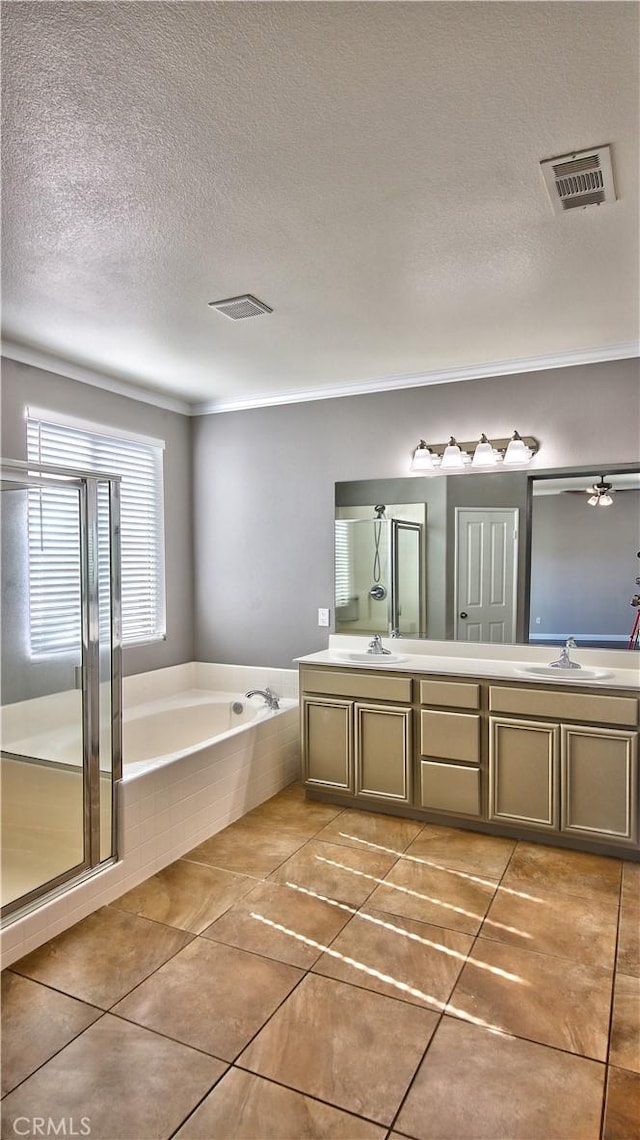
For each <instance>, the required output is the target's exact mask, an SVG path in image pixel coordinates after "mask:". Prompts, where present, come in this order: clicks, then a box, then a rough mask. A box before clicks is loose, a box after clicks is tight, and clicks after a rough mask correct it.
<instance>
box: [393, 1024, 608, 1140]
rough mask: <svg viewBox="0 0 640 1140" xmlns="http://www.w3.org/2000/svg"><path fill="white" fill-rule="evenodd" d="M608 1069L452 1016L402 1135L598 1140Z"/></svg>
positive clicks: (428, 1061)
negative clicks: (459, 1020) (605, 1077)
mask: <svg viewBox="0 0 640 1140" xmlns="http://www.w3.org/2000/svg"><path fill="white" fill-rule="evenodd" d="M604 1069H605V1067H604V1065H601V1064H598V1063H597V1062H596V1061H588V1060H585V1059H584V1058H583V1057H573V1056H571V1055H570V1054H568V1053H562V1052H559V1051H558V1050H556V1049H548V1048H547V1047H545V1046H543V1045H535V1044H533V1043H532V1042H530V1041H520V1040H519V1039H518V1038H517V1037H508V1036H503V1035H502V1034H497V1033H488V1032H487V1031H486V1030H485V1029H481V1028H478V1027H477V1026H475V1025H467V1024H465V1023H464V1022H456V1021H454V1020H452V1019H451V1018H449V1017H445V1018H443V1020H442V1022H441V1023H440V1025H439V1026H438V1029H437V1030H436V1033H435V1036H434V1038H433V1041H432V1042H431V1045H430V1046H429V1050H428V1052H427V1055H426V1057H425V1059H424V1061H423V1062H422V1065H421V1066H420V1069H419V1071H418V1075H417V1077H416V1079H415V1081H414V1083H413V1085H412V1086H411V1089H410V1091H409V1095H408V1097H407V1099H406V1101H405V1103H404V1105H403V1107H402V1110H401V1112H400V1115H399V1117H398V1120H397V1122H396V1129H397V1130H398V1132H400V1133H406V1134H408V1135H409V1136H412V1137H415V1138H416V1140H512V1138H517V1140H543V1138H544V1140H569V1138H570V1140H598V1136H599V1132H600V1116H601V1112H602V1097H603V1088H604Z"/></svg>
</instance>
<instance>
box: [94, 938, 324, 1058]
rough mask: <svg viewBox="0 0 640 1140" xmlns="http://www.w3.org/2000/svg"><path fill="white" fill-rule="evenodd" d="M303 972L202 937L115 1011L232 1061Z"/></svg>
mask: <svg viewBox="0 0 640 1140" xmlns="http://www.w3.org/2000/svg"><path fill="white" fill-rule="evenodd" d="M302 976H303V975H302V973H301V971H300V970H296V969H295V968H294V967H293V966H286V965H284V964H283V963H282V962H271V961H269V960H268V959H267V958H260V957H258V955H257V954H247V953H245V951H244V950H236V949H235V948H234V947H231V946H222V945H220V944H218V943H217V942H209V941H207V940H206V939H203V938H197V939H195V940H194V941H193V942H192V943H191V944H190V945H189V946H187V947H186V948H185V950H184V951H183V952H182V953H181V954H177V955H176V956H175V958H172V959H171V961H170V962H167V964H166V966H164V967H163V968H162V969H161V970H158V971H157V972H156V973H155V974H154V975H153V976H152V977H151V978H148V979H147V981H146V982H143V984H142V985H141V986H138V988H137V989H136V990H135V991H134V992H133V993H132V994H129V996H128V997H127V998H125V999H124V1001H121V1002H119V1003H118V1005H117V1006H115V1008H114V1011H113V1012H114V1013H117V1014H119V1015H120V1016H121V1017H126V1018H127V1019H128V1020H129V1021H135V1022H136V1024H138V1025H144V1026H146V1028H147V1029H155V1030H157V1032H158V1033H164V1034H166V1035H167V1036H168V1037H173V1038H174V1039H175V1040H176V1041H181V1042H183V1043H184V1044H185V1045H191V1046H193V1047H194V1048H196V1049H202V1050H203V1051H204V1052H205V1053H212V1054H213V1055H214V1056H216V1057H221V1058H222V1059H223V1060H226V1061H232V1060H233V1059H234V1058H235V1057H236V1056H237V1054H238V1053H239V1052H240V1050H241V1049H243V1048H244V1046H245V1045H246V1044H247V1042H248V1041H250V1040H251V1038H252V1037H253V1035H254V1034H255V1033H256V1032H257V1031H258V1030H259V1029H260V1028H261V1026H262V1025H263V1024H264V1022H265V1021H266V1019H267V1018H268V1017H269V1016H270V1015H271V1014H272V1013H273V1011H274V1009H276V1008H277V1007H278V1005H280V1003H281V1002H282V1001H283V1000H284V999H285V997H286V996H287V994H289V993H290V992H291V990H292V989H293V987H294V986H295V985H296V984H297V982H298V981H299V980H300V978H301V977H302Z"/></svg>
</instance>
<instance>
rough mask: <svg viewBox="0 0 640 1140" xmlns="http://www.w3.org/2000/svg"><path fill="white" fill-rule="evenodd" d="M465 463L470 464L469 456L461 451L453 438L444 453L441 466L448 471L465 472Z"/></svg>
mask: <svg viewBox="0 0 640 1140" xmlns="http://www.w3.org/2000/svg"><path fill="white" fill-rule="evenodd" d="M465 462H466V463H468V462H469V456H468V455H467V454H466V452H463V451H461V450H460V447H459V445H458V443H457V441H456V440H455V439H454V438H453V436H451V438H450V440H449V442H448V444H447V446H446V447H445V449H444V451H443V453H442V462H441V464H440V466H441V467H442V469H443V470H446V471H463V470H464V465H465Z"/></svg>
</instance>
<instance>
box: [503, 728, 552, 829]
mask: <svg viewBox="0 0 640 1140" xmlns="http://www.w3.org/2000/svg"><path fill="white" fill-rule="evenodd" d="M489 725H490V738H489V819H494V820H497V821H500V822H502V823H519V824H522V823H524V824H526V825H527V826H529V827H535V828H537V829H540V830H545V831H553V830H557V828H558V818H559V812H558V767H559V758H560V725H559V724H544V723H542V722H538V721H527V720H503V719H502V718H500V717H490V720H489Z"/></svg>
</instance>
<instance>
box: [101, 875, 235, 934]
mask: <svg viewBox="0 0 640 1140" xmlns="http://www.w3.org/2000/svg"><path fill="white" fill-rule="evenodd" d="M254 886H255V879H252V878H249V877H248V876H247V875H235V874H234V873H233V872H232V871H221V870H220V869H219V868H218V867H206V866H205V865H204V864H203V863H190V862H188V861H187V860H186V859H179V860H178V861H177V862H176V863H172V864H171V865H170V866H169V867H165V868H164V870H163V871H159V872H158V874H157V875H153V876H152V878H150V879H145V881H144V883H140V886H138V887H134V888H133V890H132V891H127V893H126V895H122V896H121V897H120V898H119V899H116V901H115V902H113V903H111V906H113V907H115V908H116V909H117V910H126V911H129V912H131V913H133V914H139V915H141V916H142V917H143V918H151V919H154V920H155V921H156V922H164V923H166V925H167V926H177V927H178V928H179V929H180V930H189V931H191V933H192V934H200V932H201V931H202V930H204V928H205V926H209V924H210V923H212V922H215V920H216V918H219V916H220V915H221V914H224V912H225V910H227V909H228V908H229V907H230V906H232V905H233V903H234V902H236V901H237V900H238V899H239V898H242V896H243V895H246V894H247V892H248V891H250V890H251V889H252V887H254Z"/></svg>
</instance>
